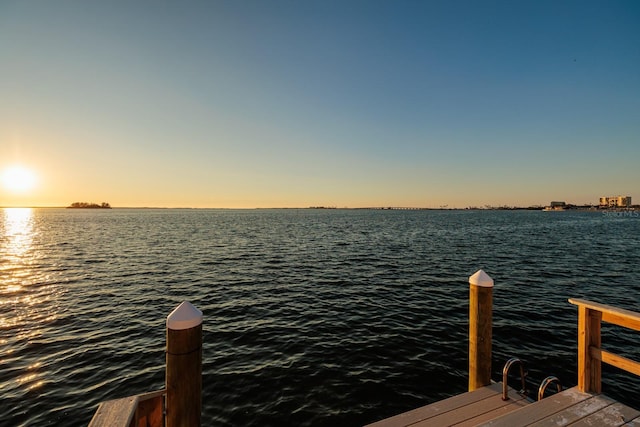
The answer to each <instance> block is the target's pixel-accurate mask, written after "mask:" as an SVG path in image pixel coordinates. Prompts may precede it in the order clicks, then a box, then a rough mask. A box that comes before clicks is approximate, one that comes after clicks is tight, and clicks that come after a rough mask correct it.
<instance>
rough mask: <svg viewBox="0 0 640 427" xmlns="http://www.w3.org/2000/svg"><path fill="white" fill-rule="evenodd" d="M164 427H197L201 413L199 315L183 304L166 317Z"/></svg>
mask: <svg viewBox="0 0 640 427" xmlns="http://www.w3.org/2000/svg"><path fill="white" fill-rule="evenodd" d="M166 389H167V405H166V407H167V414H166V426H167V427H178V426H180V427H199V426H200V422H201V413H202V312H201V311H200V310H198V309H197V308H195V307H194V306H193V305H191V304H190V303H188V302H186V301H185V302H183V303H182V304H180V305H179V306H178V307H177V308H176V309H175V310H173V311H172V312H171V314H169V316H168V317H167V367H166Z"/></svg>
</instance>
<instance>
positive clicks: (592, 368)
mask: <svg viewBox="0 0 640 427" xmlns="http://www.w3.org/2000/svg"><path fill="white" fill-rule="evenodd" d="M601 321H602V313H601V312H600V311H597V310H592V309H590V308H587V307H585V306H584V305H579V306H578V389H580V391H583V392H587V393H601V392H602V363H601V361H600V360H599V359H596V358H594V357H593V356H592V355H591V347H593V348H595V349H600V347H601V345H602V337H601V335H600V326H601Z"/></svg>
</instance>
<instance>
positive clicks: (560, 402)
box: [482, 387, 592, 427]
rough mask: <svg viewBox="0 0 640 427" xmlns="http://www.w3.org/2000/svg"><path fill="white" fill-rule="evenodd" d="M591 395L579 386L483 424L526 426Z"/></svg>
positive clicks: (506, 426)
mask: <svg viewBox="0 0 640 427" xmlns="http://www.w3.org/2000/svg"><path fill="white" fill-rule="evenodd" d="M590 397H592V395H591V394H588V393H583V392H581V391H579V390H578V389H577V387H574V388H570V389H568V390H565V391H563V392H561V393H558V394H554V395H552V396H549V397H547V398H545V399H543V400H541V401H539V402H535V403H533V404H531V405H528V406H526V407H524V408H522V409H519V410H518V411H516V412H512V413H509V414H507V415H503V416H501V417H499V418H496V419H494V420H491V421H489V422H487V423H484V424H482V425H483V426H487V427H488V426H491V427H499V426H504V427H513V426H526V425H529V424H532V423H535V422H537V421H540V420H542V419H544V418H546V417H549V416H551V415H553V414H556V413H558V412H560V411H562V410H564V409H566V408H568V407H570V406H572V405H575V404H576V403H579V402H582V401H583V400H587V399H589V398H590Z"/></svg>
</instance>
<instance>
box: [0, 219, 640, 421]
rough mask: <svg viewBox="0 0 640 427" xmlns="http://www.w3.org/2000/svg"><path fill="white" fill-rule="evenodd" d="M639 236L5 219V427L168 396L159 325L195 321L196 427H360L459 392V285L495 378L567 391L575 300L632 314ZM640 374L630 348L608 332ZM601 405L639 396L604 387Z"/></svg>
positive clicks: (634, 231)
mask: <svg viewBox="0 0 640 427" xmlns="http://www.w3.org/2000/svg"><path fill="white" fill-rule="evenodd" d="M639 261H640V218H638V217H633V216H605V215H603V214H602V213H598V212H557V213H551V212H531V211H518V212H507V211H368V210H244V211H233V210H126V209H113V210H89V211H86V210H65V209H36V210H29V209H26V210H20V209H6V210H4V211H0V425H3V426H4V425H7V426H15V425H25V426H26V425H28V426H39V425H42V426H45V425H66V426H73V425H78V426H83V425H86V424H87V423H88V422H89V420H90V419H91V417H92V416H93V413H94V412H95V409H96V406H97V404H98V403H99V402H100V401H103V400H107V399H112V398H117V397H124V396H128V395H131V394H136V393H142V392H146V391H152V390H155V389H160V388H162V387H163V383H164V344H165V342H164V340H165V337H164V322H165V318H166V316H167V315H168V314H169V313H170V312H171V310H172V309H173V308H174V307H175V306H177V305H178V304H179V303H180V302H181V301H183V300H188V301H190V302H191V303H193V304H194V305H195V306H197V307H198V308H200V309H201V310H202V311H203V312H204V316H205V323H204V340H205V347H204V354H203V357H204V367H203V369H204V372H203V387H204V390H203V393H204V396H203V425H212V426H249V425H260V426H267V425H279V426H286V425H292V426H294V425H296V426H297V425H313V426H316V425H317V426H325V425H327V426H328V425H330V426H333V427H335V426H355V425H361V424H363V423H367V422H372V421H374V420H377V419H380V418H383V417H386V416H390V415H392V414H395V413H398V412H401V411H404V410H408V409H411V408H413V407H417V406H420V405H423V404H425V403H429V402H432V401H435V400H437V399H440V398H443V397H447V396H449V395H451V394H454V393H459V392H463V391H466V387H467V377H466V370H467V345H468V344H467V309H468V308H467V305H468V277H469V276H470V275H471V274H473V273H474V272H475V271H476V270H478V269H479V268H482V269H484V270H485V271H486V272H487V273H488V274H489V275H491V276H492V277H493V278H494V280H495V282H496V286H495V289H494V368H493V369H494V378H495V379H498V377H499V372H500V371H501V369H502V365H503V363H504V361H505V360H506V359H507V358H509V357H511V356H518V357H520V358H521V359H523V360H525V362H526V363H527V366H528V369H529V373H530V374H529V380H530V386H531V388H534V387H535V388H537V384H538V383H539V382H540V381H541V380H542V379H543V378H544V377H545V376H547V375H550V374H554V375H557V376H558V377H559V378H560V379H561V380H562V382H563V384H564V385H566V386H573V385H575V383H576V373H575V365H576V323H577V322H576V316H577V310H576V309H575V307H573V306H572V305H570V304H568V303H567V298H569V297H582V298H588V299H592V300H594V301H598V302H603V303H607V304H611V305H616V306H620V307H623V308H628V309H632V310H636V311H640V262H639ZM603 342H604V343H605V345H606V346H607V347H609V348H611V349H612V350H613V351H616V352H619V353H621V354H623V355H625V356H627V357H630V358H634V359H636V360H640V340H639V339H638V336H637V334H631V333H626V332H622V331H620V330H618V329H611V328H607V329H605V330H604V336H603ZM604 371H605V372H604V378H605V382H604V389H605V392H606V393H607V394H609V395H611V396H613V397H615V398H617V399H619V400H622V401H624V402H625V403H628V404H636V405H637V404H638V402H640V391H639V390H640V381H639V380H638V379H637V378H636V377H633V376H631V375H630V374H625V373H622V372H620V371H617V370H614V369H605V370H604Z"/></svg>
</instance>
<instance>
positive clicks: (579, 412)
mask: <svg viewBox="0 0 640 427" xmlns="http://www.w3.org/2000/svg"><path fill="white" fill-rule="evenodd" d="M614 403H615V400H613V399H609V398H608V397H606V396H603V395H598V396H593V397H591V398H589V399H587V400H583V401H582V402H579V403H576V404H574V405H572V406H569V407H568V408H566V409H565V410H563V411H560V412H557V413H555V414H553V415H551V416H549V417H547V418H544V419H542V420H540V421H538V422H535V423H533V424H531V426H532V427H533V426H535V427H556V426H565V425H568V424H571V423H573V422H575V421H577V420H579V419H581V418H584V417H586V416H588V415H591V414H593V413H595V412H597V411H599V410H601V409H602V408H604V407H606V406H609V405H612V404H614Z"/></svg>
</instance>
